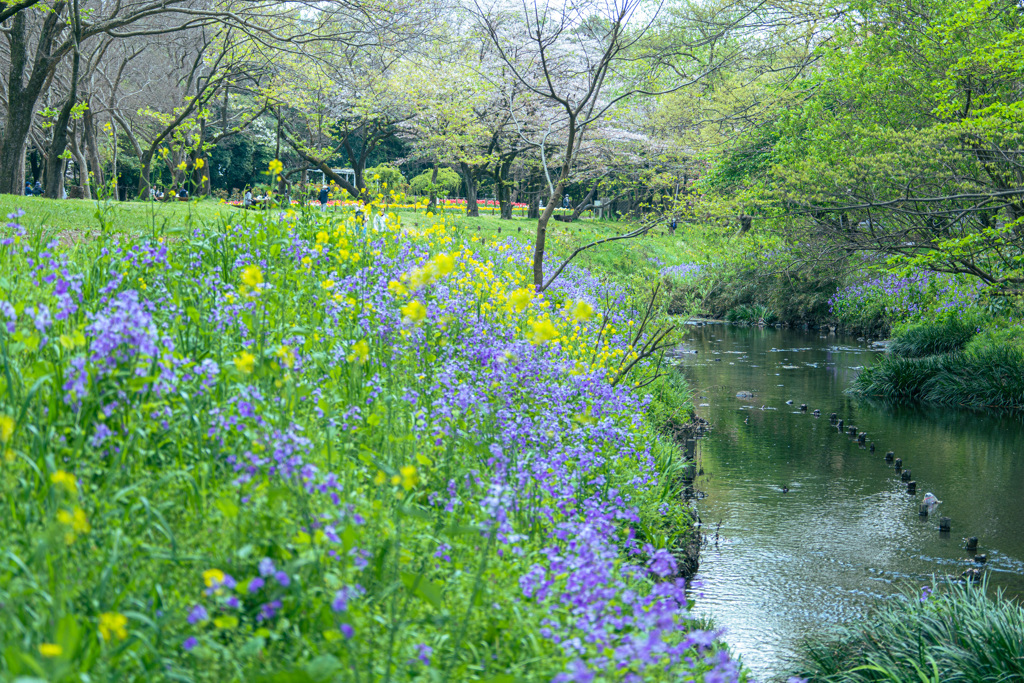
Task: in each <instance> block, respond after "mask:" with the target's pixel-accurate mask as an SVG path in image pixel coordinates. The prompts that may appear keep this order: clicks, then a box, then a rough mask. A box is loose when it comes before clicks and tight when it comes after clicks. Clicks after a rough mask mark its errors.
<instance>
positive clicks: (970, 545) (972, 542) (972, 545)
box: [967, 536, 978, 552]
mask: <svg viewBox="0 0 1024 683" xmlns="http://www.w3.org/2000/svg"><path fill="white" fill-rule="evenodd" d="M967 549H968V550H970V551H971V552H974V551H975V550H977V549H978V537H977V536H971V537H970V538H968V539H967Z"/></svg>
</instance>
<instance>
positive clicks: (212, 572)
mask: <svg viewBox="0 0 1024 683" xmlns="http://www.w3.org/2000/svg"><path fill="white" fill-rule="evenodd" d="M203 583H205V584H206V587H207V588H213V587H214V585H220V584H222V583H224V572H222V571H221V570H219V569H207V570H206V571H205V572H203Z"/></svg>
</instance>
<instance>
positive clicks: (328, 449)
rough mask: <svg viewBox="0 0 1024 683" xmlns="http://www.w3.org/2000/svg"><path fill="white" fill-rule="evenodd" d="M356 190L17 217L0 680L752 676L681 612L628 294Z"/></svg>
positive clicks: (3, 351) (673, 475)
mask: <svg viewBox="0 0 1024 683" xmlns="http://www.w3.org/2000/svg"><path fill="white" fill-rule="evenodd" d="M356 208H357V207H351V206H346V205H343V206H339V207H337V209H335V210H334V211H332V212H328V213H320V212H319V211H318V210H316V209H315V208H306V209H303V208H302V207H298V208H295V209H291V210H285V211H281V210H269V209H268V210H264V211H250V212H237V213H236V214H235V215H233V216H232V217H231V218H230V219H228V218H226V217H222V218H220V219H219V220H215V221H214V220H211V221H209V222H206V223H190V224H189V226H188V230H187V231H185V232H176V233H174V234H172V235H166V234H161V233H160V232H159V231H154V232H153V234H148V235H145V236H139V237H127V236H124V235H122V236H120V237H118V236H116V234H117V233H107V235H108V236H106V237H102V238H100V239H97V240H95V241H94V242H86V243H78V244H77V245H76V246H75V247H74V248H73V249H71V248H64V247H61V246H60V244H59V243H58V242H57V241H47V240H48V238H44V237H43V236H42V235H41V234H40V233H33V232H31V231H29V230H27V229H26V228H24V227H22V222H23V220H24V219H23V217H22V216H19V215H18V214H17V213H14V214H11V215H10V217H9V222H8V223H7V224H6V227H5V228H4V229H3V231H2V233H0V508H2V509H3V514H0V680H4V681H15V680H24V681H28V680H47V681H60V682H62V681H161V680H166V681H218V682H219V681H276V682H282V683H283V682H287V681H294V682H307V681H316V682H320V681H353V682H365V683H369V682H370V681H407V680H418V681H492V682H495V683H497V682H509V683H511V682H513V681H669V680H671V681H691V680H692V681H696V680H707V681H719V680H740V679H742V677H743V676H742V674H741V673H740V672H739V667H738V664H737V663H736V662H734V661H733V660H731V659H730V657H729V655H728V653H727V651H726V650H725V648H724V646H723V645H721V643H720V642H719V641H718V640H717V639H716V634H715V633H713V632H709V631H707V630H703V629H702V628H701V627H700V624H698V623H695V622H694V621H693V620H692V619H691V618H690V617H689V615H688V612H687V596H686V594H685V592H684V582H683V580H682V578H681V577H680V575H679V574H680V571H679V568H678V563H677V559H676V558H677V556H678V555H679V553H680V552H681V551H682V549H683V548H684V547H685V546H686V545H687V544H689V543H691V542H692V540H693V539H692V533H693V522H692V519H691V517H690V513H689V509H688V508H687V506H686V504H685V503H684V502H683V501H682V497H681V495H680V491H681V487H682V484H681V483H680V476H679V475H680V472H681V471H682V468H683V467H684V463H683V461H682V459H681V455H680V452H679V450H678V449H677V448H676V447H675V446H674V445H673V444H671V443H669V442H667V441H665V440H664V439H663V438H662V437H661V436H659V435H658V434H656V433H655V431H654V430H653V428H652V427H651V426H650V423H649V420H648V419H647V418H646V411H647V408H648V402H649V401H650V398H649V396H648V392H649V391H650V390H651V387H653V386H657V385H656V384H655V385H649V384H648V382H649V381H650V380H651V379H652V378H653V377H654V373H655V372H656V369H655V368H653V367H651V366H650V365H648V364H647V363H638V364H634V363H632V360H633V359H634V357H635V351H634V349H636V348H638V344H642V342H643V338H644V330H641V329H639V328H640V327H641V326H640V325H639V324H638V322H637V321H638V320H639V317H640V315H641V312H640V311H639V309H638V308H637V307H638V306H639V304H637V303H635V302H634V300H633V298H631V297H630V296H629V295H628V292H627V291H626V290H625V289H624V288H623V287H622V286H620V285H617V284H615V283H614V282H613V281H609V280H606V279H603V278H601V277H599V276H598V274H595V273H590V272H587V271H585V270H583V269H582V268H572V267H570V268H569V269H567V270H566V271H565V273H564V274H563V276H562V277H561V278H560V280H559V281H558V282H557V283H556V284H555V286H553V287H551V288H550V289H549V290H547V291H546V292H545V293H544V294H543V295H537V294H535V293H534V291H533V289H532V288H531V287H529V286H528V284H529V272H530V261H529V246H530V245H529V244H527V243H525V242H523V241H521V238H517V237H516V236H512V237H506V238H504V239H491V240H487V241H486V242H484V241H481V239H480V238H479V237H476V236H474V235H472V233H469V232H468V231H465V230H462V229H460V228H458V227H456V226H454V225H453V224H452V223H451V222H450V221H445V222H434V221H431V220H422V219H421V220H419V221H417V222H418V223H419V225H418V226H416V227H413V226H410V225H408V224H406V225H403V224H402V220H401V219H400V217H399V216H398V215H396V214H395V213H394V212H388V211H387V210H386V207H385V211H384V214H385V216H386V218H385V219H384V220H381V221H376V222H364V221H362V220H360V219H359V218H357V215H356ZM369 208H370V209H371V210H374V211H376V214H379V213H380V211H379V209H380V207H369ZM376 214H375V215H376ZM407 223H408V221H407ZM517 240H519V241H517ZM659 381H661V380H659Z"/></svg>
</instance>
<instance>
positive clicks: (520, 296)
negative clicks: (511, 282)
mask: <svg viewBox="0 0 1024 683" xmlns="http://www.w3.org/2000/svg"><path fill="white" fill-rule="evenodd" d="M508 300H509V303H511V304H512V308H514V309H515V310H516V311H522V310H523V309H524V308H526V307H527V305H529V303H530V302H531V301H533V292H532V291H531V290H530V289H529V288H528V287H522V288H520V289H517V290H516V291H514V292H512V295H511V296H510V297H509V298H508Z"/></svg>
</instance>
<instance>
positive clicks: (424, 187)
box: [409, 168, 462, 197]
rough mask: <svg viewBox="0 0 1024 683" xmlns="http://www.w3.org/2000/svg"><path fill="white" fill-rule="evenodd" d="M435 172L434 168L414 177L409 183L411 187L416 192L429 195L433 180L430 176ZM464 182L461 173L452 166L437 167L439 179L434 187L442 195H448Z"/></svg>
mask: <svg viewBox="0 0 1024 683" xmlns="http://www.w3.org/2000/svg"><path fill="white" fill-rule="evenodd" d="M433 174H434V169H429V170H426V171H424V172H423V173H420V174H419V175H418V176H416V177H415V178H413V179H412V181H411V182H410V183H409V186H410V188H411V189H412V191H413V193H414V194H419V195H427V194H430V190H431V181H430V178H431V176H433ZM461 184H462V178H460V177H459V174H458V173H456V172H455V171H453V170H452V169H450V168H439V169H437V180H435V181H434V182H433V189H434V191H435V192H436V193H437V195H438V196H440V197H446V196H448V195H449V194H451V193H452V192H454V191H455V190H456V189H458V187H459V185H461Z"/></svg>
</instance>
